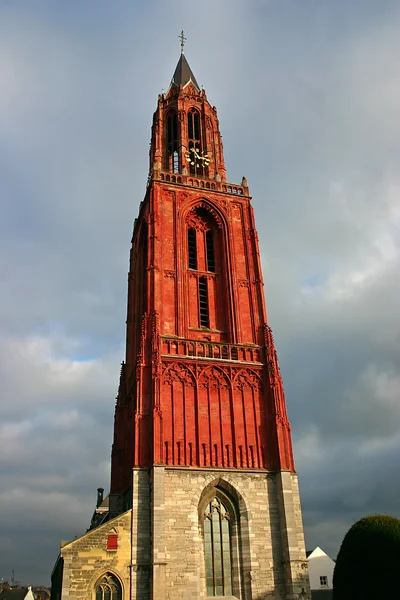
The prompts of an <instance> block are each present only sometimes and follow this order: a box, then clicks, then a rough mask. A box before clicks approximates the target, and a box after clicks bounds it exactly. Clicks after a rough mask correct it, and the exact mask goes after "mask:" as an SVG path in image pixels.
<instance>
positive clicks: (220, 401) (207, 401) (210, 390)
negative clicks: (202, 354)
mask: <svg viewBox="0 0 400 600" xmlns="http://www.w3.org/2000/svg"><path fill="white" fill-rule="evenodd" d="M197 387H198V405H199V406H200V407H202V410H201V411H199V431H198V439H199V449H200V463H199V464H200V466H203V467H208V466H212V467H225V468H232V467H234V464H235V463H234V415H233V408H232V388H231V383H230V380H229V377H228V376H227V374H226V373H225V372H224V371H223V369H220V368H219V367H217V366H215V365H214V366H210V367H207V368H205V369H204V370H203V371H202V372H201V373H200V375H199V378H198V386H197Z"/></svg>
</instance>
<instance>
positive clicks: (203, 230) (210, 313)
mask: <svg viewBox="0 0 400 600" xmlns="http://www.w3.org/2000/svg"><path fill="white" fill-rule="evenodd" d="M217 219H218V216H216V215H215V213H214V214H213V213H212V212H210V211H209V210H208V208H207V207H206V206H205V205H200V206H194V207H193V208H192V209H191V210H190V211H189V213H188V214H187V216H186V240H185V242H186V257H185V261H186V265H187V267H186V268H187V269H188V271H189V272H188V287H189V290H188V309H189V327H190V328H194V329H198V328H200V329H204V328H205V329H213V330H215V331H220V332H223V333H224V334H225V331H226V330H225V326H226V314H225V313H224V309H223V301H222V298H223V295H224V293H225V278H224V268H223V267H224V261H223V254H222V229H221V223H220V222H219V221H218V220H217ZM193 271H197V273H193Z"/></svg>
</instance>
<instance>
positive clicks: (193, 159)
mask: <svg viewBox="0 0 400 600" xmlns="http://www.w3.org/2000/svg"><path fill="white" fill-rule="evenodd" d="M185 156H186V160H187V162H188V163H189V164H190V165H191V166H192V167H194V166H196V167H208V165H209V164H210V159H209V157H208V154H204V153H203V152H201V151H200V150H198V149H197V148H194V147H193V148H190V150H189V151H188V152H186V155H185Z"/></svg>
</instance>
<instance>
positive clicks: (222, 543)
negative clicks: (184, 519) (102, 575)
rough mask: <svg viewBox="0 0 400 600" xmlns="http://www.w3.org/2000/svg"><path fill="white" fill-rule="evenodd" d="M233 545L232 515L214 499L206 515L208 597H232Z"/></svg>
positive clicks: (205, 547)
mask: <svg viewBox="0 0 400 600" xmlns="http://www.w3.org/2000/svg"><path fill="white" fill-rule="evenodd" d="M231 545H232V542H231V515H230V513H229V510H228V509H227V507H226V506H225V504H224V503H223V501H222V500H221V499H220V498H218V497H214V498H213V499H212V500H211V502H210V503H209V504H208V505H207V507H206V510H205V513H204V555H205V562H206V586H207V596H231V595H232V548H231ZM96 600H97V598H96Z"/></svg>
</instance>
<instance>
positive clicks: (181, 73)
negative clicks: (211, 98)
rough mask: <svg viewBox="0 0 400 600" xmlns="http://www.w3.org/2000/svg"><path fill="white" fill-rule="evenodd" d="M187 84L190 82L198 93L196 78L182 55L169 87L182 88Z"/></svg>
mask: <svg viewBox="0 0 400 600" xmlns="http://www.w3.org/2000/svg"><path fill="white" fill-rule="evenodd" d="M189 82H192V84H193V85H194V87H195V88H196V89H197V91H198V92H200V87H199V84H198V83H197V81H196V77H195V76H194V75H193V72H192V69H191V68H190V67H189V63H188V61H187V60H186V57H185V55H184V54H183V53H182V54H181V56H180V58H179V60H178V64H177V65H176V69H175V73H174V74H173V76H172V80H171V85H173V84H175V85H177V86H180V85H182V86H183V87H184V86H185V85H186V84H187V83H189Z"/></svg>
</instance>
